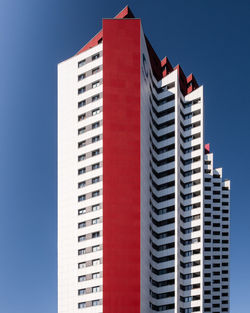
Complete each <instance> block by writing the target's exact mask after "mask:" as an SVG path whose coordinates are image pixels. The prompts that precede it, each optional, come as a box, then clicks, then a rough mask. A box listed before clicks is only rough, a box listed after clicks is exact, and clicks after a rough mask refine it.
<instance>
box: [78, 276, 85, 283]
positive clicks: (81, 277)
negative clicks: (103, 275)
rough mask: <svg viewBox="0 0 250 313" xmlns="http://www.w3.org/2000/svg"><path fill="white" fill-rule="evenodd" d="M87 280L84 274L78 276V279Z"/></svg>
mask: <svg viewBox="0 0 250 313" xmlns="http://www.w3.org/2000/svg"><path fill="white" fill-rule="evenodd" d="M85 280H86V276H85V275H82V276H78V281H79V282H80V281H85Z"/></svg>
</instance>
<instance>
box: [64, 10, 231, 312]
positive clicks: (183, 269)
mask: <svg viewBox="0 0 250 313" xmlns="http://www.w3.org/2000/svg"><path fill="white" fill-rule="evenodd" d="M229 193H230V182H229V181H228V180H223V179H222V169H220V168H214V167H213V154H212V153H211V152H210V151H209V145H205V142H204V103H203V86H199V85H198V84H197V82H196V80H195V78H194V76H193V75H192V74H191V75H189V76H188V77H186V76H185V75H184V72H183V71H182V69H181V67H180V66H179V65H177V66H176V67H175V68H173V67H172V65H171V63H170V61H169V60H168V58H166V57H165V58H164V59H163V60H160V59H159V58H158V56H157V55H156V53H155V52H154V50H153V48H152V47H151V45H150V43H149V41H148V39H147V37H146V36H145V35H144V33H143V28H142V25H141V21H140V19H137V18H134V16H133V14H132V12H131V11H130V9H129V8H128V7H126V8H125V9H124V10H123V11H122V12H120V13H119V14H118V15H117V16H116V17H115V18H113V19H103V29H102V30H101V31H100V32H99V33H98V34H97V35H96V36H95V37H94V38H93V39H91V40H90V41H89V42H88V43H87V44H86V45H85V46H84V47H83V48H82V49H81V50H80V51H79V52H78V53H77V54H76V55H74V56H73V57H71V58H70V59H68V60H66V61H64V62H62V63H60V64H59V66H58V312H59V313H76V312H79V313H80V312H86V313H151V312H156V311H162V312H168V313H177V312H178V313H179V312H181V313H189V312H213V313H221V312H229Z"/></svg>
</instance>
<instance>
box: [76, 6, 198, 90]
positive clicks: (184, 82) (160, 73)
mask: <svg viewBox="0 0 250 313" xmlns="http://www.w3.org/2000/svg"><path fill="white" fill-rule="evenodd" d="M129 18H135V16H134V14H133V12H132V11H131V10H130V8H129V6H128V5H127V6H126V7H125V8H124V9H123V10H122V11H121V12H120V13H118V14H117V15H116V16H115V17H114V19H129ZM102 40H103V30H100V31H99V33H98V34H96V35H95V36H94V37H93V38H92V39H91V40H90V41H89V42H88V43H87V44H86V45H85V46H83V47H82V48H81V49H80V50H79V51H78V52H77V53H76V54H77V55H78V54H80V53H82V52H84V51H86V50H88V49H90V48H93V47H95V46H97V45H98V44H99V43H101V42H102ZM145 41H146V45H147V48H148V54H149V58H150V63H151V67H152V71H153V74H154V76H155V78H156V79H157V80H160V79H162V78H163V77H165V76H166V75H168V74H169V73H171V72H172V71H173V70H174V69H177V71H178V77H179V82H180V89H181V92H182V93H183V95H184V96H185V95H187V94H189V93H191V92H192V91H194V90H195V89H197V88H198V87H199V85H198V83H197V81H196V79H195V77H194V75H193V74H190V75H189V76H188V77H186V76H185V74H184V72H183V70H182V68H181V67H180V65H179V64H178V65H177V66H176V67H175V68H174V69H173V67H172V65H171V63H170V61H169V59H168V58H167V57H165V58H163V59H162V60H160V59H159V57H158V56H157V54H156V52H155V51H154V49H153V47H152V46H151V44H150V42H149V40H148V39H147V37H146V36H145Z"/></svg>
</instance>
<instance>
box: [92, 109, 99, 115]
mask: <svg viewBox="0 0 250 313" xmlns="http://www.w3.org/2000/svg"><path fill="white" fill-rule="evenodd" d="M100 112H101V110H100V108H98V109H95V110H93V111H92V115H96V114H98V113H100Z"/></svg>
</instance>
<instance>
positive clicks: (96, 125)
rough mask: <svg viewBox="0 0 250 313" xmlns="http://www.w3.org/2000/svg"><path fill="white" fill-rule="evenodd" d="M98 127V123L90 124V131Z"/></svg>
mask: <svg viewBox="0 0 250 313" xmlns="http://www.w3.org/2000/svg"><path fill="white" fill-rule="evenodd" d="M99 126H100V122H96V123H93V124H92V129H95V128H97V127H99Z"/></svg>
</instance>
